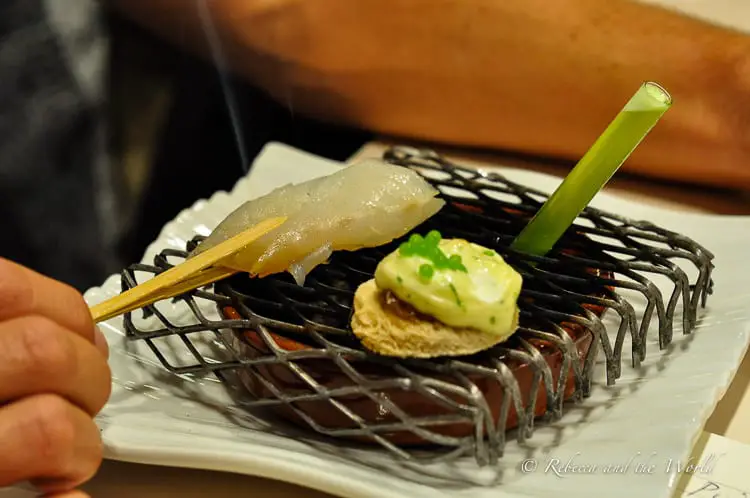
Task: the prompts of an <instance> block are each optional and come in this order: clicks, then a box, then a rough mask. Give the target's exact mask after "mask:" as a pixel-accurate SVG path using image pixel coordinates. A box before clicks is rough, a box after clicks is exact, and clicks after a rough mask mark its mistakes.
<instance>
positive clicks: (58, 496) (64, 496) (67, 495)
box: [44, 490, 90, 498]
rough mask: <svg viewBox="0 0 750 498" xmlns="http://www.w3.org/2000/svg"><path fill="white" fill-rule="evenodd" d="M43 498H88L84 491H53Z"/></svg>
mask: <svg viewBox="0 0 750 498" xmlns="http://www.w3.org/2000/svg"><path fill="white" fill-rule="evenodd" d="M44 498H90V496H89V495H87V494H86V493H84V492H83V491H78V490H75V491H66V492H63V493H53V494H47V495H44Z"/></svg>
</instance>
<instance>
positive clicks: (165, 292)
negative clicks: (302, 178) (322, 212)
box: [91, 217, 286, 323]
mask: <svg viewBox="0 0 750 498" xmlns="http://www.w3.org/2000/svg"><path fill="white" fill-rule="evenodd" d="M285 221H286V218H285V217H280V218H271V219H268V220H265V221H262V222H260V223H258V224H257V225H255V226H254V227H252V228H249V229H247V230H245V231H244V232H242V233H240V234H238V235H235V236H234V237H232V238H231V239H229V240H226V241H224V242H222V243H221V244H218V245H216V246H215V247H212V248H211V249H208V250H207V251H205V252H202V253H200V254H198V255H197V256H195V257H193V258H190V259H188V260H186V261H184V262H182V263H180V264H179V265H176V266H174V267H172V268H170V269H169V270H167V271H165V272H163V273H160V274H158V275H156V276H155V277H153V278H151V279H149V280H147V281H145V282H143V283H142V284H139V285H137V286H135V287H133V288H132V289H129V290H127V291H125V292H123V293H122V294H119V295H117V296H115V297H113V298H111V299H108V300H106V301H104V302H102V303H99V304H97V305H95V306H93V307H92V308H91V316H92V317H93V318H94V322H95V323H99V322H102V321H104V320H109V319H110V318H113V317H115V316H117V315H121V314H123V313H127V312H129V311H133V310H136V309H138V308H142V307H144V306H148V305H149V304H153V303H155V302H156V301H161V300H163V299H168V298H170V297H174V296H178V295H180V294H183V293H185V292H188V291H190V290H192V289H197V288H199V287H202V286H204V285H208V284H209V283H212V282H216V281H217V280H220V279H222V278H225V277H228V276H230V275H232V274H234V273H237V272H236V271H235V270H230V269H228V268H222V267H221V265H220V263H221V261H222V260H224V259H226V258H228V257H229V256H231V255H233V254H235V253H237V252H239V251H241V250H242V249H244V248H245V247H247V246H248V245H249V244H251V243H252V242H254V241H255V240H257V239H259V238H260V237H262V236H263V235H265V234H267V233H268V232H270V231H271V230H273V229H275V228H278V227H279V226H280V225H281V224H282V223H284V222H285Z"/></svg>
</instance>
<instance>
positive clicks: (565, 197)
mask: <svg viewBox="0 0 750 498" xmlns="http://www.w3.org/2000/svg"><path fill="white" fill-rule="evenodd" d="M671 105H672V97H671V96H670V95H669V93H668V92H667V91H666V90H665V89H663V88H662V87H661V86H659V85H658V84H656V83H652V82H646V83H644V84H643V85H642V86H641V87H640V88H639V89H638V91H637V92H636V93H635V95H633V97H632V98H631V99H630V100H629V101H628V103H627V104H625V107H624V108H623V109H622V111H620V113H619V114H618V115H617V116H616V117H615V119H614V120H613V121H612V122H611V123H610V124H609V126H608V127H607V129H606V130H604V133H602V134H601V136H600V137H599V138H598V139H597V140H596V142H594V145H593V146H592V147H591V148H590V149H589V150H588V151H587V152H586V154H584V156H583V157H582V158H581V160H580V161H578V164H576V166H575V167H574V168H573V170H572V171H571V172H570V173H569V174H568V176H567V177H566V178H565V179H564V180H563V182H562V183H561V184H560V186H559V187H558V188H557V190H555V192H554V193H553V194H552V195H551V196H550V198H549V199H548V200H547V202H545V203H544V205H543V206H542V207H541V209H540V210H539V211H538V212H537V214H536V216H535V217H534V218H533V219H532V220H531V222H529V224H528V225H527V226H526V227H525V228H524V230H523V231H522V232H521V233H520V234H519V236H518V237H517V238H516V240H515V241H514V242H513V246H512V247H513V249H515V250H518V251H521V252H525V253H527V254H533V255H536V256H544V255H545V254H547V253H548V252H549V251H550V250H551V249H552V248H553V247H554V245H555V244H556V243H557V241H558V240H559V239H560V237H562V235H563V234H564V233H565V231H566V230H567V229H568V228H569V227H570V226H571V225H572V224H573V222H574V221H575V219H576V218H577V217H578V215H579V214H581V212H582V211H583V210H584V209H585V208H586V206H587V205H588V204H589V202H591V200H592V199H593V198H594V196H595V195H596V194H597V193H598V192H599V191H600V190H601V189H602V187H604V185H605V184H606V183H607V182H608V181H609V179H610V178H612V175H614V174H615V172H616V171H617V170H618V169H619V168H620V166H622V164H623V163H624V162H625V160H626V159H627V158H628V157H629V156H630V154H631V153H632V152H633V150H635V148H636V147H637V146H638V144H640V143H641V141H642V140H643V139H644V138H645V137H646V135H648V133H649V132H650V131H651V129H652V128H653V127H654V125H656V123H657V122H658V121H659V119H660V118H661V117H662V116H663V115H664V113H665V112H666V111H667V109H669V108H670V107H671Z"/></svg>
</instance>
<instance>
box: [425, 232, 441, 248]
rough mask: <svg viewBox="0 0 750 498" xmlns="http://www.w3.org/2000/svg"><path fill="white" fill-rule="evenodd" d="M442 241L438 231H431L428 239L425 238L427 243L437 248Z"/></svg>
mask: <svg viewBox="0 0 750 498" xmlns="http://www.w3.org/2000/svg"><path fill="white" fill-rule="evenodd" d="M440 239H442V236H441V235H440V232H438V231H437V230H430V232H429V233H428V234H427V237H426V238H425V241H426V242H428V243H429V244H430V245H433V246H436V245H438V242H440Z"/></svg>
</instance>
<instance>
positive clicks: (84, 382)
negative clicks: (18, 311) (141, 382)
mask: <svg viewBox="0 0 750 498" xmlns="http://www.w3.org/2000/svg"><path fill="white" fill-rule="evenodd" d="M110 392H111V371H110V369H109V365H108V364H107V360H106V358H105V357H104V356H102V354H101V353H100V352H99V350H98V349H97V348H96V346H94V345H93V344H91V343H90V342H88V341H86V340H85V339H83V338H81V337H80V336H78V335H76V334H73V333H71V332H70V331H68V330H66V329H64V328H63V327H62V326H60V325H59V324H57V323H55V322H53V321H52V320H50V319H48V318H43V317H40V316H29V317H24V318H17V319H14V320H10V321H6V322H0V402H7V401H13V400H17V399H20V398H23V397H26V396H31V395H34V394H42V393H49V394H57V395H59V396H62V397H63V398H66V399H68V400H69V401H70V402H72V403H74V404H75V405H77V406H79V407H80V408H81V409H82V410H84V411H86V412H87V413H88V414H89V415H91V416H93V415H95V414H96V413H98V412H99V410H101V409H102V407H103V406H104V404H105V403H106V402H107V399H108V398H109V395H110Z"/></svg>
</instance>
